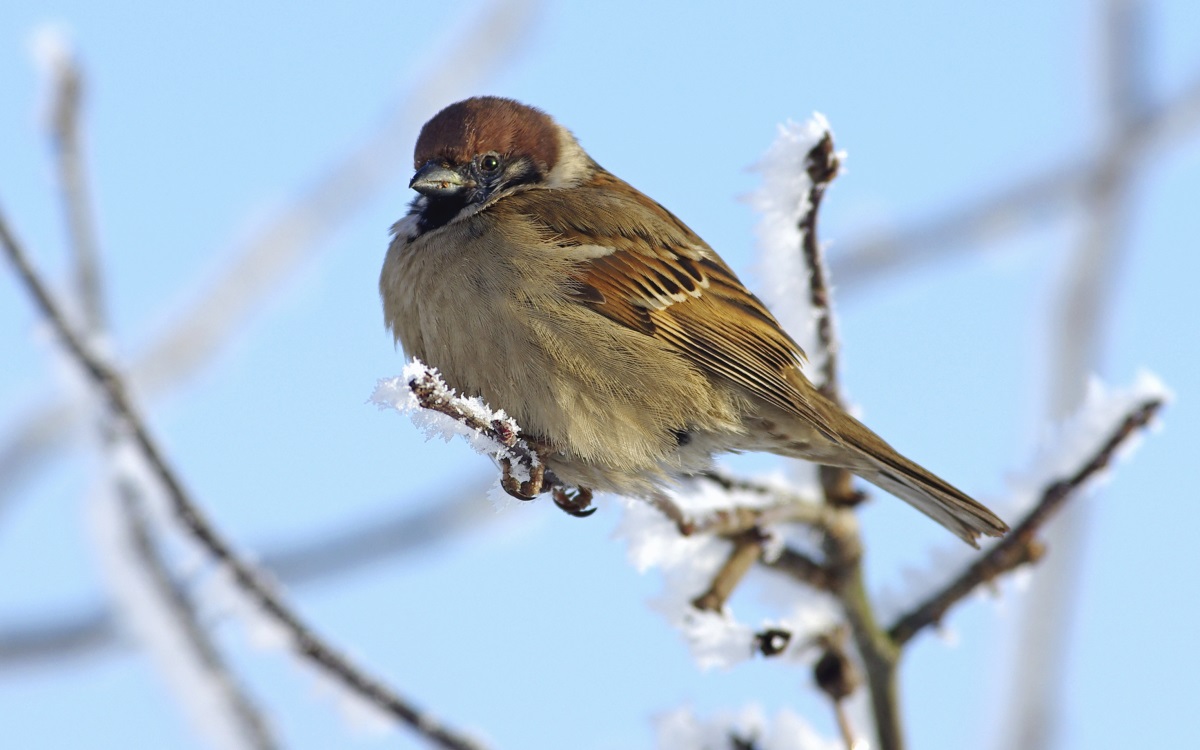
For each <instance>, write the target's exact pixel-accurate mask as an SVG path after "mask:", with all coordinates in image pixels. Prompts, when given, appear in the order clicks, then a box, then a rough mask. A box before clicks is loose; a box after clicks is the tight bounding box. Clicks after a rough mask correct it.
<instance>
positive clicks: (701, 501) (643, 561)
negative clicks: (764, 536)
mask: <svg viewBox="0 0 1200 750" xmlns="http://www.w3.org/2000/svg"><path fill="white" fill-rule="evenodd" d="M759 481H762V480H759ZM762 483H770V484H779V485H780V486H781V489H786V490H789V491H791V492H793V493H794V492H795V490H794V489H791V488H788V487H787V486H786V485H783V484H782V483H781V481H780V479H779V477H778V475H775V476H773V477H771V478H770V479H769V480H767V481H765V482H762ZM668 495H669V497H670V498H671V500H672V501H673V502H675V503H676V504H677V505H678V506H679V507H680V508H681V509H682V510H683V511H684V513H685V514H686V515H688V516H690V517H696V518H699V517H702V516H704V515H705V514H707V513H711V512H713V511H716V510H725V509H731V508H734V507H743V508H755V507H762V506H763V505H764V504H765V503H767V502H769V498H766V497H765V496H763V495H761V494H758V493H753V492H732V493H730V492H726V491H725V490H723V489H721V488H720V487H717V486H715V485H713V484H711V483H707V482H704V483H697V484H696V485H695V486H692V485H689V486H688V487H687V489H678V490H674V491H672V492H669V493H668ZM616 535H617V537H618V538H620V539H622V540H624V541H625V543H626V545H627V554H628V556H629V561H630V563H632V564H633V566H634V567H636V568H637V569H638V570H639V571H642V572H645V571H647V570H649V569H652V568H656V569H658V570H660V571H661V573H662V576H663V591H662V593H661V594H660V595H659V596H658V597H657V598H656V599H654V600H653V601H652V602H651V606H652V607H653V608H654V609H655V610H657V611H658V612H659V613H660V614H662V615H663V616H664V617H665V618H666V619H667V621H668V622H669V623H670V624H671V625H672V627H675V628H676V629H678V630H679V631H680V632H681V633H682V634H683V637H684V639H685V640H686V642H687V644H688V646H689V648H690V649H691V652H692V657H693V658H694V659H695V660H696V663H697V664H698V665H699V666H700V667H701V668H702V669H712V668H714V667H718V668H724V669H727V668H730V667H732V666H734V665H736V664H739V663H741V662H743V661H747V660H749V659H751V658H753V657H754V655H755V652H756V646H755V634H756V633H758V632H761V631H763V630H766V629H768V628H780V629H783V630H787V631H788V632H790V633H791V634H792V639H791V642H790V644H789V648H788V650H787V652H786V653H785V654H783V655H780V656H777V657H775V658H780V657H783V656H786V657H787V658H797V659H803V660H807V659H809V658H811V656H812V650H811V649H806V648H804V647H803V644H804V643H805V642H806V641H808V640H809V639H811V638H812V636H814V635H816V634H817V633H819V632H824V631H828V630H830V629H831V628H832V627H833V626H834V624H835V623H836V622H837V608H836V606H835V605H834V604H833V603H832V601H831V600H830V599H829V598H828V597H825V596H823V595H820V594H817V593H816V592H810V591H807V590H804V589H802V588H800V587H797V586H795V585H794V584H792V585H790V586H789V587H788V591H789V596H788V597H787V598H786V599H784V598H783V597H780V598H779V601H781V602H782V601H786V604H785V605H783V606H782V607H781V609H782V611H783V612H784V614H783V616H781V617H776V618H772V619H771V620H769V621H764V622H760V623H759V624H758V625H754V626H752V625H749V624H747V623H744V622H741V621H739V620H737V619H736V618H735V617H734V614H733V609H732V607H730V606H728V605H727V606H726V607H725V609H724V611H722V612H701V611H699V610H697V609H696V608H695V607H694V606H692V601H693V600H694V599H695V598H696V597H698V596H700V595H701V594H703V593H704V592H705V591H706V590H707V589H708V586H709V585H710V584H711V583H712V580H713V577H714V576H715V575H716V574H717V572H718V571H719V570H720V569H721V566H722V565H723V564H724V562H725V560H726V558H728V556H729V553H730V551H731V550H732V549H733V545H732V543H730V542H729V541H727V540H725V539H722V538H720V537H716V536H713V535H711V534H703V533H701V534H695V535H692V536H683V535H682V534H680V533H679V529H678V528H677V527H676V526H675V524H674V523H673V522H671V521H670V520H668V519H667V518H666V517H665V516H664V515H663V514H662V513H660V512H659V511H658V510H656V509H655V508H653V507H651V506H650V505H649V504H647V503H645V502H642V501H629V502H628V503H626V508H625V513H624V514H623V515H622V518H621V523H620V525H619V527H618V528H617V532H616ZM768 546H769V545H768ZM751 575H755V576H757V575H759V574H758V573H757V571H752V572H751ZM776 578H778V576H776Z"/></svg>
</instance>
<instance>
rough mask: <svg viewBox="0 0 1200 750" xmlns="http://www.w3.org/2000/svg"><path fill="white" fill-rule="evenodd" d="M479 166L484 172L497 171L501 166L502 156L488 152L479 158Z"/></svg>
mask: <svg viewBox="0 0 1200 750" xmlns="http://www.w3.org/2000/svg"><path fill="white" fill-rule="evenodd" d="M479 168H480V169H482V170H483V171H484V172H495V171H496V170H497V169H499V168H500V157H498V156H496V155H495V154H487V155H486V156H484V157H482V158H481V159H480V160H479Z"/></svg>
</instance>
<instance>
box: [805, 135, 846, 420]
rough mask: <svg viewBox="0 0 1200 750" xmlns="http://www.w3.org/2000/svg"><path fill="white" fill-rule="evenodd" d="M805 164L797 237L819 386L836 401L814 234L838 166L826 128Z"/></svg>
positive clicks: (828, 309)
mask: <svg viewBox="0 0 1200 750" xmlns="http://www.w3.org/2000/svg"><path fill="white" fill-rule="evenodd" d="M804 166H805V170H806V171H807V172H808V179H809V184H810V187H809V190H808V208H807V210H806V211H805V212H804V213H803V215H801V217H800V236H801V238H802V242H803V252H804V262H805V265H807V266H808V300H809V303H810V304H812V308H813V311H814V312H815V313H816V323H817V341H818V343H819V344H820V346H821V350H822V354H823V355H824V360H823V361H822V365H821V382H820V383H818V387H819V388H820V390H821V393H823V394H825V396H826V397H827V398H829V400H831V401H835V402H836V401H840V400H841V399H840V397H839V395H838V350H839V349H840V346H839V343H838V337H837V330H836V323H835V321H834V317H833V304H832V301H831V300H830V294H829V282H828V280H827V277H828V274H827V272H826V270H825V253H824V252H823V250H822V248H821V241H820V239H819V238H818V236H817V217H818V216H819V215H820V211H821V199H822V198H823V197H824V196H825V189H826V188H828V187H829V183H831V182H833V178H835V177H837V175H838V169H840V167H841V162H840V160H839V159H838V154H837V152H836V151H834V150H833V136H832V135H830V134H829V132H828V131H826V132H825V135H824V136H823V137H822V138H821V140H820V141H819V142H818V143H817V145H816V146H814V147H813V149H812V150H811V151H809V152H808V157H807V158H806V159H805V165H804Z"/></svg>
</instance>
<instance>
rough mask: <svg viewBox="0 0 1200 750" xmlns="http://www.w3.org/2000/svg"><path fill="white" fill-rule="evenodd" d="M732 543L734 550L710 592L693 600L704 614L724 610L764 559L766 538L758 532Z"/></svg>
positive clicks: (746, 534) (744, 535) (734, 540)
mask: <svg viewBox="0 0 1200 750" xmlns="http://www.w3.org/2000/svg"><path fill="white" fill-rule="evenodd" d="M730 541H732V542H733V549H732V550H731V551H730V552H729V557H727V558H726V559H725V562H724V564H722V565H721V569H720V570H718V571H717V574H716V575H715V576H713V579H712V583H710V584H709V586H708V590H707V591H705V592H704V593H703V594H700V596H697V597H696V598H695V599H693V600H692V606H694V607H695V608H696V609H698V610H700V611H702V612H720V611H721V610H722V609H724V608H725V602H727V601H729V597H730V595H731V594H733V590H734V589H736V588H737V585H738V584H739V583H741V582H742V579H743V578H745V577H746V574H747V573H749V572H750V569H751V568H753V567H754V563H756V562H758V561H759V560H760V559H762V553H763V542H764V537H763V535H762V533H760V532H759V531H758V530H751V531H747V532H744V533H742V534H739V535H738V536H736V537H734V538H733V539H731V540H730Z"/></svg>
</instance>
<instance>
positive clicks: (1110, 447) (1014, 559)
mask: <svg viewBox="0 0 1200 750" xmlns="http://www.w3.org/2000/svg"><path fill="white" fill-rule="evenodd" d="M1161 408H1162V402H1161V401H1158V400H1153V401H1147V402H1145V403H1143V404H1140V405H1139V406H1138V407H1137V408H1136V409H1134V410H1133V411H1132V412H1131V413H1130V414H1129V415H1128V416H1126V417H1125V419H1124V420H1122V422H1121V424H1120V425H1119V426H1118V427H1117V428H1116V429H1115V430H1114V431H1113V433H1112V434H1111V435H1110V436H1109V437H1108V439H1107V440H1106V441H1105V442H1104V444H1103V445H1101V446H1100V448H1099V450H1097V451H1096V453H1095V455H1093V456H1092V457H1091V458H1090V459H1089V460H1088V461H1087V463H1085V464H1084V465H1083V466H1081V467H1080V468H1079V469H1078V470H1076V472H1075V473H1074V474H1072V475H1070V476H1068V477H1064V478H1062V479H1059V480H1058V481H1055V482H1053V483H1051V484H1050V485H1049V486H1047V487H1046V489H1045V490H1043V491H1042V495H1041V497H1040V498H1039V500H1038V502H1037V505H1035V506H1034V508H1033V510H1031V511H1030V512H1029V513H1028V514H1027V515H1026V516H1025V518H1024V519H1022V521H1021V522H1020V523H1019V524H1018V525H1017V526H1016V527H1015V528H1014V529H1013V530H1012V531H1010V532H1009V533H1008V534H1007V535H1006V536H1004V537H1003V538H1002V539H1000V540H999V541H998V542H996V544H995V545H993V546H992V548H991V549H989V550H988V551H987V552H986V553H985V554H984V555H983V556H982V557H980V558H979V559H978V560H976V561H975V562H974V563H973V564H972V565H971V566H970V567H968V568H967V569H966V570H964V571H963V572H962V573H961V574H960V575H959V576H958V577H957V578H955V579H954V580H953V581H951V582H950V583H949V584H947V585H946V586H945V587H944V588H943V589H942V590H940V591H938V592H937V593H935V594H934V595H933V596H931V597H930V598H929V599H928V600H926V601H925V602H923V603H921V604H920V605H918V606H917V607H916V608H914V609H913V610H912V611H911V612H909V613H908V614H905V615H904V616H902V617H900V618H899V619H898V620H897V621H896V623H895V624H894V625H892V627H891V628H889V629H888V633H889V635H890V636H891V638H892V640H893V641H895V643H896V644H897V645H899V646H903V645H904V644H906V643H908V641H910V640H912V638H913V636H915V635H916V634H917V633H919V632H920V631H921V630H922V629H923V628H926V627H928V626H930V625H935V624H937V623H938V622H940V621H941V619H942V617H943V616H944V615H945V614H946V612H947V611H948V610H949V609H950V607H952V606H954V604H955V603H957V602H959V601H961V600H962V599H963V598H964V597H965V596H967V595H968V594H969V593H971V592H972V591H974V590H975V589H976V588H978V587H979V586H981V585H983V584H985V583H987V582H989V581H992V580H994V579H996V578H997V577H998V576H1001V575H1003V574H1004V573H1007V572H1009V571H1011V570H1013V569H1015V568H1017V567H1019V566H1020V565H1022V564H1024V563H1027V562H1032V561H1034V560H1036V559H1037V558H1038V557H1039V556H1040V554H1041V551H1040V548H1039V545H1038V542H1037V539H1036V536H1037V533H1038V532H1039V531H1040V530H1041V529H1042V528H1043V527H1044V526H1045V525H1046V522H1047V521H1049V520H1050V519H1051V518H1053V517H1054V514H1055V513H1056V512H1058V511H1059V510H1060V509H1061V508H1062V507H1063V505H1064V504H1065V503H1066V501H1067V500H1069V499H1070V498H1071V497H1072V496H1073V495H1075V493H1077V492H1078V491H1079V490H1080V489H1081V488H1082V487H1084V486H1085V485H1086V484H1087V482H1088V480H1090V479H1091V478H1092V477H1094V476H1095V475H1096V474H1097V473H1098V472H1100V471H1102V470H1103V469H1105V468H1106V467H1107V466H1108V465H1109V464H1110V463H1111V462H1112V459H1113V456H1114V454H1115V453H1116V452H1117V450H1118V449H1119V448H1120V447H1121V446H1122V445H1123V444H1124V443H1125V441H1126V440H1128V439H1129V438H1130V437H1131V436H1132V435H1133V434H1134V433H1135V432H1136V431H1138V430H1139V429H1141V428H1143V427H1145V426H1146V425H1147V424H1149V423H1150V420H1152V419H1153V418H1154V415H1155V414H1157V413H1158V411H1159V409H1161Z"/></svg>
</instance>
